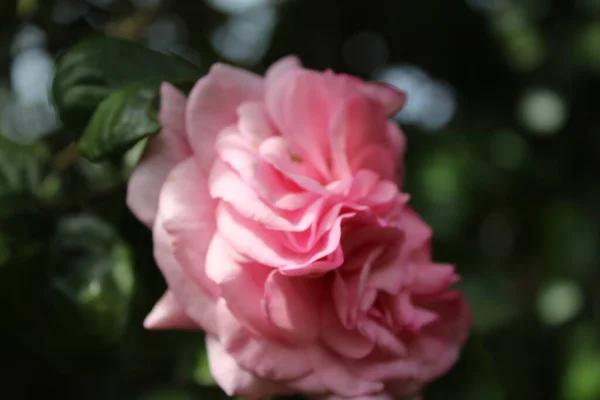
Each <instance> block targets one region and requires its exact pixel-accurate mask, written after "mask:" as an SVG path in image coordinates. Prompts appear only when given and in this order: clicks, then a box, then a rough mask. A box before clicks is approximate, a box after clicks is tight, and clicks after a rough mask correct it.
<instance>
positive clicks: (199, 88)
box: [185, 64, 263, 173]
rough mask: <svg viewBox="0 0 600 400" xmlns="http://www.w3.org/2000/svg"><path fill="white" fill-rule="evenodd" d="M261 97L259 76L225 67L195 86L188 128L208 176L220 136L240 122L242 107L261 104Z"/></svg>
mask: <svg viewBox="0 0 600 400" xmlns="http://www.w3.org/2000/svg"><path fill="white" fill-rule="evenodd" d="M262 94H263V82H262V80H261V78H260V77H259V76H257V75H255V74H253V73H251V72H248V71H244V70H241V69H238V68H234V67H231V66H228V65H225V64H215V65H213V66H212V68H211V69H210V71H209V73H208V74H207V75H205V76H204V77H203V78H202V79H200V80H199V81H198V83H196V85H195V86H194V88H193V89H192V91H191V92H190V95H189V98H188V104H187V108H186V120H185V125H186V129H187V135H188V138H189V142H190V144H191V146H192V148H193V149H194V153H195V154H196V157H197V158H198V161H199V162H200V167H201V168H202V169H203V170H204V171H205V172H206V173H208V171H209V169H210V167H211V165H212V162H213V160H214V157H215V149H214V144H215V140H216V137H217V134H218V133H219V132H220V131H221V130H223V129H224V128H226V127H227V126H229V125H232V124H234V123H236V122H237V120H238V113H237V110H238V107H239V106H240V104H242V103H243V102H246V101H257V100H260V99H261V97H262Z"/></svg>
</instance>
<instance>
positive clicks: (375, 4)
mask: <svg viewBox="0 0 600 400" xmlns="http://www.w3.org/2000/svg"><path fill="white" fill-rule="evenodd" d="M99 34H103V35H108V36H113V37H123V38H131V39H136V40H140V41H143V42H144V43H145V44H147V45H148V46H149V47H150V48H152V49H155V50H158V51H161V52H169V53H172V54H175V55H176V56H177V57H180V58H182V59H185V60H187V61H189V62H191V63H193V64H196V65H199V66H200V67H201V68H203V69H208V68H209V67H210V65H211V64H212V63H213V62H215V61H219V60H223V61H226V62H229V63H232V64H236V65H240V66H242V67H244V68H248V69H252V70H254V71H256V72H259V73H262V72H264V70H265V68H266V67H267V66H268V65H269V64H271V63H272V62H274V61H275V60H277V59H278V58H279V57H282V56H284V55H287V54H291V53H292V54H296V55H298V56H299V57H300V58H301V59H302V61H303V62H304V64H305V65H306V66H308V67H311V68H317V69H323V68H328V67H331V68H332V69H334V70H335V71H338V72H347V73H351V74H354V75H359V76H362V77H364V78H366V79H371V80H380V81H386V82H388V83H390V84H392V85H395V86H397V87H399V88H401V89H403V90H405V91H406V92H407V93H408V103H407V106H406V107H405V109H404V110H403V111H401V112H400V113H399V114H398V115H397V116H396V118H397V120H398V121H399V122H400V123H401V124H402V126H403V127H404V130H405V131H406V133H407V136H408V143H409V151H408V154H407V160H406V162H407V169H406V178H405V186H404V187H405V190H406V191H408V192H409V193H411V195H412V204H413V205H414V207H415V208H416V209H417V210H418V211H419V212H420V213H421V214H422V215H423V216H424V218H425V219H426V220H427V221H428V222H429V223H430V224H431V225H432V226H433V227H434V229H435V232H436V235H435V240H434V246H435V247H434V249H435V258H436V259H437V260H439V261H446V262H454V263H456V264H457V266H458V271H459V272H460V274H461V275H462V276H463V281H462V282H461V284H460V285H461V287H462V288H463V289H464V291H465V293H466V295H467V297H468V298H469V300H470V302H471V306H472V308H473V310H474V314H475V329H474V334H473V336H472V338H471V340H470V342H469V344H468V346H467V348H466V351H465V353H464V356H463V358H462V360H461V361H460V363H459V364H458V365H457V367H456V368H455V369H454V370H453V371H452V372H451V373H450V374H449V375H448V376H446V377H444V378H443V379H441V380H440V381H438V382H436V383H435V384H434V385H432V386H431V388H430V389H429V390H428V391H427V393H426V395H425V400H495V399H516V400H599V399H600V268H599V262H600V254H599V252H600V246H599V240H600V231H599V218H600V161H599V160H600V110H599V108H600V101H599V100H598V98H599V93H600V0H520V1H519V0H446V1H438V0H420V1H398V0H395V1H394V0H370V1H368V2H358V1H357V2H351V1H347V2H344V1H335V0H295V1H294V0H288V1H283V0H282V1H269V0H210V1H200V0H189V1H184V0H178V1H175V0H170V1H169V0H19V1H9V0H0V133H1V134H0V314H1V315H2V326H3V328H2V329H1V331H0V354H1V355H2V356H1V357H0V363H2V364H3V366H2V368H3V370H4V371H7V372H3V373H2V377H1V378H0V383H1V385H0V393H2V394H0V397H2V398H7V399H33V398H39V397H40V393H43V396H45V397H54V396H56V398H61V399H85V400H87V399H92V400H95V399H98V400H99V399H111V400H112V399H115V400H119V399H140V400H193V399H212V398H214V399H220V398H224V395H223V394H222V393H221V392H220V391H219V390H218V389H217V388H215V387H214V386H213V382H212V381H211V378H210V375H209V373H208V371H207V366H206V360H205V353H204V346H203V340H202V337H201V336H200V335H198V334H189V333H183V332H146V331H144V330H143V329H142V324H141V322H142V319H143V317H144V315H145V314H146V313H147V312H148V311H149V310H150V308H151V306H152V304H153V303H154V302H155V301H156V300H157V299H158V298H159V296H160V295H161V294H162V292H163V290H164V282H163V280H162V277H161V276H160V274H159V272H158V270H157V268H156V266H155V265H154V262H153V260H152V255H151V251H150V248H151V238H150V232H148V231H147V230H146V228H144V227H143V226H142V225H141V224H139V223H138V222H137V221H136V220H135V219H134V218H133V217H132V215H131V214H130V213H129V212H128V210H127V209H126V207H125V204H124V194H125V185H126V180H127V176H128V173H129V172H130V170H131V167H132V165H133V164H134V162H135V160H136V157H137V156H139V150H136V148H134V149H133V150H131V151H130V152H129V153H127V155H126V157H125V159H124V160H123V162H121V163H117V164H115V163H110V162H103V163H96V164H92V163H90V162H88V161H86V160H85V159H83V158H81V157H78V155H77V152H76V151H74V147H73V145H72V144H71V140H72V138H71V136H70V135H69V134H68V132H65V130H64V129H62V128H61V124H60V121H59V119H58V117H57V114H56V111H55V110H54V108H53V105H52V101H51V99H50V97H49V92H48V88H49V84H50V82H51V79H52V73H53V67H54V63H55V59H56V57H57V56H58V55H59V54H61V53H62V52H64V51H66V50H67V49H69V48H70V47H71V46H72V45H74V44H75V43H77V42H78V41H80V40H81V39H84V38H87V37H91V36H94V35H99ZM136 151H137V153H136Z"/></svg>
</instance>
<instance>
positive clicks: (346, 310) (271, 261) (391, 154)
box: [127, 57, 471, 399]
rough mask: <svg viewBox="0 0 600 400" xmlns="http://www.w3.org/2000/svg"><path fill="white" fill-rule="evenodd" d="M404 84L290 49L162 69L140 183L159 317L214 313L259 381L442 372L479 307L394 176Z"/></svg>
mask: <svg viewBox="0 0 600 400" xmlns="http://www.w3.org/2000/svg"><path fill="white" fill-rule="evenodd" d="M404 100H405V97H404V95H403V93H401V92H399V91H397V90H395V89H393V88H391V87H388V86H385V85H382V84H375V83H367V82H364V81H362V80H360V79H357V78H354V77H350V76H347V75H338V74H334V73H332V72H331V71H326V72H317V71H312V70H307V69H304V68H302V67H301V66H300V64H299V62H298V60H297V59H296V58H294V57H288V58H285V59H283V60H281V61H279V62H278V63H276V64H275V65H273V66H272V67H271V68H270V69H269V70H268V71H267V73H266V76H265V78H264V79H263V78H261V77H259V76H257V75H254V74H252V73H250V72H247V71H243V70H240V69H236V68H233V67H230V66H227V65H223V64H216V65H215V66H213V68H212V69H211V70H210V72H209V74H208V75H206V76H205V77H204V78H202V79H200V80H199V81H198V83H197V84H196V85H195V87H194V89H193V90H192V91H191V93H190V95H189V97H188V98H187V99H186V97H185V96H184V95H183V94H182V93H180V92H179V91H178V90H177V89H175V88H174V87H172V86H170V85H169V84H166V83H165V84H163V85H162V87H161V109H160V114H159V118H160V122H161V124H162V126H163V130H162V132H161V133H160V134H159V135H157V136H156V137H153V138H151V139H150V140H149V142H148V146H147V148H146V151H145V153H144V155H143V157H142V159H141V161H140V163H139V165H138V167H137V168H136V170H135V171H134V172H133V174H132V176H131V180H130V182H129V188H128V195H127V202H128V205H129V207H130V208H131V210H132V211H133V213H134V214H135V215H136V216H137V217H138V218H139V219H140V220H141V221H142V222H144V223H145V224H147V225H148V226H149V227H151V228H152V231H153V238H154V255H155V259H156V261H157V264H158V266H159V268H160V269H161V271H162V273H163V275H164V277H165V279H166V281H167V285H168V290H167V292H166V293H165V295H164V296H163V297H162V299H161V300H160V301H159V302H158V303H157V304H156V306H155V307H154V309H153V310H152V312H151V313H150V314H149V315H148V317H147V319H146V321H145V326H146V327H147V328H150V329H197V330H202V331H205V332H206V344H207V348H208V357H209V362H210V368H211V372H212V374H213V376H214V378H215V380H216V381H217V383H218V384H219V385H220V386H221V387H222V388H223V390H224V391H225V392H226V393H227V394H229V395H239V396H244V397H247V398H262V397H266V396H271V395H275V394H290V393H302V394H305V395H307V396H312V397H321V398H323V397H327V398H340V399H341V398H360V399H392V398H404V397H406V398H408V397H410V396H413V395H415V394H417V393H419V392H421V390H422V389H423V387H424V385H425V384H426V383H428V382H430V381H431V380H433V379H435V378H437V377H439V376H441V375H443V374H444V373H446V372H447V371H448V370H449V369H450V368H451V367H452V365H453V364H454V363H455V362H456V360H457V358H458V356H459V353H460V349H461V347H462V346H463V344H464V342H465V340H466V338H467V336H468V332H469V330H470V326H471V315H470V312H469V309H468V307H467V305H466V303H465V301H464V299H463V297H462V296H461V294H460V293H458V292H456V291H453V290H451V289H450V286H451V285H452V284H454V283H455V282H456V281H457V280H458V278H457V275H456V274H455V273H454V269H453V267H452V266H450V265H444V264H436V263H433V262H432V258H431V250H430V240H431V235H432V232H431V229H430V228H429V227H428V226H427V225H426V224H425V223H424V222H423V221H422V220H421V219H420V218H419V217H418V215H417V214H416V213H415V212H414V211H412V210H411V209H410V208H409V207H408V206H407V201H408V196H407V195H406V194H404V193H402V192H401V191H400V190H399V189H398V184H397V182H399V181H400V180H401V175H402V155H403V152H404V136H403V134H402V132H401V131H400V130H399V128H398V126H397V125H396V124H395V123H393V122H391V121H389V120H388V117H389V116H390V115H392V114H393V113H395V112H397V111H398V110H399V109H400V108H401V107H402V106H403V104H404Z"/></svg>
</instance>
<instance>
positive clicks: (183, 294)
mask: <svg viewBox="0 0 600 400" xmlns="http://www.w3.org/2000/svg"><path fill="white" fill-rule="evenodd" d="M153 233H154V235H153V239H154V259H155V260H156V264H157V265H158V267H159V268H160V270H161V271H162V273H163V275H164V277H165V279H166V281H167V285H168V286H169V290H170V291H171V292H172V293H173V294H174V295H175V297H176V299H177V302H178V303H179V304H180V305H181V307H182V308H183V309H184V310H185V313H186V314H187V315H188V316H189V317H190V318H191V319H192V320H194V321H195V322H196V323H197V324H198V325H199V326H200V327H201V328H202V329H203V330H205V331H207V332H214V331H215V330H216V316H215V300H214V298H213V296H212V295H211V294H210V293H208V292H207V291H206V289H204V288H202V287H201V286H198V285H196V283H195V282H194V280H192V279H190V277H189V276H187V275H186V273H185V272H184V271H183V269H182V268H181V266H180V265H179V263H178V262H177V260H176V259H175V256H174V255H173V246H172V243H173V237H172V236H171V235H169V233H168V232H167V231H166V230H165V228H164V226H163V221H162V216H161V215H160V213H159V214H158V216H157V218H156V221H155V222H154V229H153Z"/></svg>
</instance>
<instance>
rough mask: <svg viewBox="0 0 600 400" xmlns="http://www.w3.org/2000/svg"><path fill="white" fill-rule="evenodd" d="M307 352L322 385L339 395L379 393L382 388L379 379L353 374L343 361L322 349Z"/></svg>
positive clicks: (354, 395) (351, 395) (350, 395)
mask: <svg viewBox="0 0 600 400" xmlns="http://www.w3.org/2000/svg"><path fill="white" fill-rule="evenodd" d="M308 354H309V356H310V358H311V361H312V364H313V366H314V367H315V371H316V373H317V374H318V375H319V377H320V379H321V382H322V383H323V385H325V386H326V387H327V388H328V389H329V390H330V391H331V392H333V393H336V394H338V395H339V396H342V397H357V396H364V395H369V394H375V393H379V392H381V391H382V390H383V388H384V385H383V383H382V382H381V381H372V380H365V379H361V377H360V376H357V375H353V374H352V373H351V372H350V371H349V370H348V369H347V368H346V366H345V363H344V362H343V361H340V360H338V359H337V358H336V357H335V356H334V355H332V354H330V353H329V352H328V351H326V350H324V349H313V350H312V351H310V352H309V353H308Z"/></svg>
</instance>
